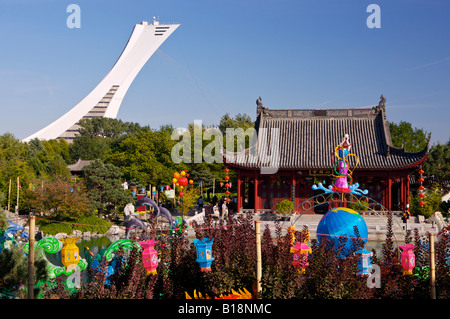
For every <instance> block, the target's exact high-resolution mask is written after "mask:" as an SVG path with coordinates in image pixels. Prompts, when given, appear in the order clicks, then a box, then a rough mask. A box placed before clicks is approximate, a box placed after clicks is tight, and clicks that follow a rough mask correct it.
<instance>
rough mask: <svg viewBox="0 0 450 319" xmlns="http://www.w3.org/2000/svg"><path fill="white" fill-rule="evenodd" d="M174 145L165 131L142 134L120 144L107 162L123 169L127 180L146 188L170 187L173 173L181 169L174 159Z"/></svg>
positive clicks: (110, 154)
mask: <svg viewBox="0 0 450 319" xmlns="http://www.w3.org/2000/svg"><path fill="white" fill-rule="evenodd" d="M174 144H175V141H172V140H171V138H170V134H169V132H168V131H166V130H160V131H156V132H154V131H140V132H138V133H135V134H131V135H129V136H127V137H126V138H124V139H123V140H122V141H120V143H118V145H117V146H116V147H114V148H113V149H112V150H111V151H110V152H109V153H108V155H107V156H106V158H105V162H106V163H111V164H113V165H115V166H117V167H120V168H121V169H122V171H123V173H124V176H125V177H126V179H127V180H136V181H137V182H138V183H140V184H143V185H148V184H153V185H166V184H169V185H171V184H172V182H171V180H172V174H173V172H174V170H176V169H177V168H178V167H177V165H174V163H173V162H172V159H171V149H172V146H173V145H174Z"/></svg>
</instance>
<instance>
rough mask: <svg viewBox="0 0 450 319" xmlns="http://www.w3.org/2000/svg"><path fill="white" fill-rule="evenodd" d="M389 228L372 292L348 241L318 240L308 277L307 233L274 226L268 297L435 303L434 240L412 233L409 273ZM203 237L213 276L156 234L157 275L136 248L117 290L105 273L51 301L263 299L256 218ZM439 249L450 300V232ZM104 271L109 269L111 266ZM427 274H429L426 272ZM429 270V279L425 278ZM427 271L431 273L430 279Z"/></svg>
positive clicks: (188, 250) (265, 287) (234, 220)
mask: <svg viewBox="0 0 450 319" xmlns="http://www.w3.org/2000/svg"><path fill="white" fill-rule="evenodd" d="M387 226H388V231H387V233H386V241H385V243H384V245H383V250H382V253H381V254H382V256H377V255H376V254H375V255H374V258H373V264H377V265H378V266H379V267H380V272H381V287H380V288H369V287H367V277H364V276H359V275H357V272H358V268H357V256H355V255H352V254H350V255H349V256H347V257H345V258H340V257H339V251H340V249H342V248H343V245H344V242H345V238H341V239H340V245H339V247H337V251H336V250H333V249H329V246H328V244H327V242H326V241H325V240H323V241H322V242H321V243H320V244H319V242H318V241H317V240H314V239H313V240H312V241H311V243H310V247H311V248H312V253H311V254H310V255H309V259H308V262H309V265H308V266H307V267H306V269H305V272H304V273H300V272H299V271H298V270H297V269H296V268H294V267H293V266H292V253H290V248H291V246H292V243H293V242H295V241H303V240H304V239H305V232H306V231H307V228H305V229H303V230H301V231H297V232H296V233H295V241H291V239H292V238H291V236H290V234H289V233H285V232H283V231H282V229H281V227H280V224H279V223H277V224H275V229H276V231H275V236H274V237H273V236H272V235H271V232H270V229H269V227H268V226H267V225H266V227H265V228H264V231H263V233H262V239H261V245H262V247H261V250H262V260H263V263H262V298H267V299H287V298H289V299H424V298H429V296H430V290H429V278H428V277H427V276H426V269H425V268H423V267H427V266H428V263H427V261H428V251H427V246H426V245H427V239H426V236H419V235H418V232H417V231H415V232H414V235H412V233H411V231H408V232H407V235H406V237H405V241H406V242H414V244H415V245H416V250H415V253H416V256H417V262H416V266H417V269H416V270H415V274H414V275H409V276H405V275H403V273H402V269H401V266H400V264H399V260H398V253H397V251H396V247H395V245H394V240H393V232H392V216H390V215H388V225H387ZM192 227H194V229H195V236H196V237H197V238H199V239H203V238H204V237H208V238H214V244H213V257H214V261H213V262H212V265H211V271H210V272H201V271H200V266H199V264H198V263H197V262H196V250H195V247H194V245H193V244H192V243H191V242H190V241H189V240H188V239H187V237H186V236H185V235H184V232H179V233H178V234H171V233H169V232H160V233H155V231H154V230H153V231H151V232H150V233H147V234H146V236H148V237H149V238H155V239H157V240H158V241H159V243H158V244H157V247H156V248H157V250H158V257H159V264H158V269H157V275H154V276H147V275H145V269H144V268H143V266H142V264H141V260H140V259H141V256H140V254H139V252H138V250H137V249H135V248H133V249H132V251H131V252H130V253H128V255H129V257H128V260H127V262H124V263H122V264H121V266H120V268H119V270H118V271H117V272H116V273H115V274H114V275H113V277H112V278H111V285H110V286H106V285H104V280H105V277H104V271H101V270H100V271H96V272H95V271H92V270H91V281H90V282H89V283H86V284H82V287H81V288H80V289H79V290H78V291H77V292H76V293H73V294H68V293H67V291H66V292H64V294H62V293H57V291H58V290H57V289H62V288H61V283H60V284H59V285H60V288H52V289H49V290H48V291H47V294H46V296H47V297H48V296H55V295H58V296H60V297H65V298H93V299H95V298H102V299H103V298H122V299H123V298H135V299H136V298H154V299H184V298H186V293H188V294H189V295H191V296H192V295H193V292H194V290H195V291H197V293H198V292H200V293H201V294H202V295H203V296H205V295H207V296H209V297H211V298H215V297H219V296H220V295H221V294H223V295H227V294H229V293H231V292H232V289H234V290H236V291H237V290H238V289H243V288H245V289H247V290H248V291H250V292H251V293H252V295H253V297H256V288H255V287H256V285H255V278H256V246H255V245H256V244H255V242H256V238H255V227H254V221H253V214H252V213H248V214H237V215H232V216H228V220H227V221H226V222H225V221H222V220H220V221H218V222H214V221H213V220H212V219H211V218H207V219H206V222H205V223H204V224H202V225H198V224H195V223H194V224H193V226H192ZM442 239H443V240H442V241H439V243H437V245H436V279H437V285H436V287H437V291H438V293H437V297H438V298H448V297H449V292H450V272H449V265H447V263H446V261H447V255H446V254H447V253H448V252H446V250H447V249H448V246H447V245H448V239H449V236H448V233H446V232H445V233H444V234H443V237H442ZM352 245H353V248H354V250H356V249H357V248H358V247H360V246H361V241H360V239H359V233H358V232H357V230H355V238H354V239H352ZM103 267H106V263H105V261H104V262H103ZM424 269H425V270H424ZM421 272H422V274H421ZM424 274H425V275H424Z"/></svg>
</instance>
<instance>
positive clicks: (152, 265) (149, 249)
mask: <svg viewBox="0 0 450 319" xmlns="http://www.w3.org/2000/svg"><path fill="white" fill-rule="evenodd" d="M157 243H158V241H157V240H151V239H150V240H146V241H140V242H139V245H141V247H142V264H143V265H144V268H145V269H146V270H147V275H156V268H158V253H157V251H156V250H155V248H154V246H155V245H156V244H157Z"/></svg>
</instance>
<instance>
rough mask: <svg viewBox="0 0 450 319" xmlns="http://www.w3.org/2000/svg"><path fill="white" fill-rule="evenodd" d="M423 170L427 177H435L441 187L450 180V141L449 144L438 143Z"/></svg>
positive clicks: (431, 150)
mask: <svg viewBox="0 0 450 319" xmlns="http://www.w3.org/2000/svg"><path fill="white" fill-rule="evenodd" d="M423 170H424V171H425V176H433V177H434V178H435V179H436V182H438V183H440V184H441V185H443V184H444V181H445V180H447V181H448V180H449V179H450V140H449V141H448V142H447V144H440V143H438V144H436V145H433V146H432V147H431V148H430V152H429V155H428V158H427V160H426V161H425V163H424V164H423Z"/></svg>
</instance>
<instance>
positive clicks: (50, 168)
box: [27, 138, 70, 178]
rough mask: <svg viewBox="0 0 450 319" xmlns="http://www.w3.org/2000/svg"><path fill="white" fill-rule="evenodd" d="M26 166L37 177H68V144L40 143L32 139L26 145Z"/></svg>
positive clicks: (62, 141)
mask: <svg viewBox="0 0 450 319" xmlns="http://www.w3.org/2000/svg"><path fill="white" fill-rule="evenodd" d="M27 155H28V156H27V159H28V160H27V161H28V165H29V166H30V167H32V168H33V170H34V172H35V175H36V176H39V177H45V176H54V175H58V176H61V177H64V178H68V177H70V171H69V169H68V168H67V163H68V162H70V154H69V144H68V143H67V141H66V140H64V139H61V140H49V141H41V140H39V139H37V138H36V139H33V140H31V141H30V142H29V144H28V154H27Z"/></svg>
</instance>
